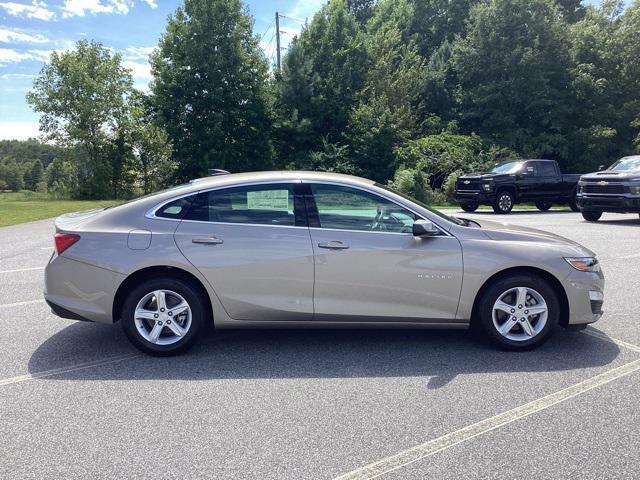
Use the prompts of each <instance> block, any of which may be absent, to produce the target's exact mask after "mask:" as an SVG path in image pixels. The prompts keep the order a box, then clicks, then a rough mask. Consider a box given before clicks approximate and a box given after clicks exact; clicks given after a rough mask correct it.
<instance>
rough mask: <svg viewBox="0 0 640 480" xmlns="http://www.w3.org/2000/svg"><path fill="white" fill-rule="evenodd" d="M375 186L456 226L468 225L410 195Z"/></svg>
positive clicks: (385, 186)
mask: <svg viewBox="0 0 640 480" xmlns="http://www.w3.org/2000/svg"><path fill="white" fill-rule="evenodd" d="M375 185H376V187H380V188H382V189H383V190H387V191H388V192H391V193H395V194H396V195H399V196H401V197H402V198H405V199H407V200H409V201H410V202H413V203H415V204H416V205H420V206H421V207H422V208H424V209H426V210H429V211H430V212H431V213H433V214H434V215H437V216H438V217H440V218H443V219H445V220H447V221H448V222H451V223H455V224H456V225H467V222H466V221H464V220H462V219H460V218H457V217H451V216H449V215H445V214H444V213H442V212H440V211H438V210H436V209H434V208H431V207H430V206H428V205H425V204H424V203H422V202H421V201H419V200H416V199H415V198H413V197H410V196H409V195H405V194H404V193H400V192H398V191H397V190H394V189H393V188H391V187H389V186H388V185H382V184H380V183H376V184H375Z"/></svg>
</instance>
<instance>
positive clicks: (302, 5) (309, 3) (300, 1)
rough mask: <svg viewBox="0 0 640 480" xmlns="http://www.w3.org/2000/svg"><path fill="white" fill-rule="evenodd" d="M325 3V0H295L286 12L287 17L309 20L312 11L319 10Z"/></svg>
mask: <svg viewBox="0 0 640 480" xmlns="http://www.w3.org/2000/svg"><path fill="white" fill-rule="evenodd" d="M325 3H327V0H297V1H296V3H295V4H294V5H293V7H291V10H289V12H288V13H287V17H292V18H295V19H299V20H306V19H309V21H311V17H313V15H314V13H316V12H317V11H318V10H320V9H321V8H322V6H323V5H324V4H325Z"/></svg>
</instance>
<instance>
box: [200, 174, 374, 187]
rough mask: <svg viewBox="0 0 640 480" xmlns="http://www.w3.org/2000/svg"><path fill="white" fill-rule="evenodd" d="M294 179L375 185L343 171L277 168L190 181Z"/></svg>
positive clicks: (209, 183)
mask: <svg viewBox="0 0 640 480" xmlns="http://www.w3.org/2000/svg"><path fill="white" fill-rule="evenodd" d="M292 180H309V181H325V182H326V181H338V182H345V183H351V184H364V185H373V184H374V183H375V182H374V181H373V180H368V179H366V178H361V177H356V176H354V175H346V174H343V173H332V172H310V171H304V170H276V171H263V172H244V173H226V174H218V175H213V176H209V177H202V178H196V179H193V180H191V181H190V182H189V183H190V184H192V185H198V188H203V187H204V188H207V187H209V186H212V187H214V186H218V185H227V184H236V183H252V182H278V181H285V182H286V181H292Z"/></svg>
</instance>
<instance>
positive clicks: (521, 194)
mask: <svg viewBox="0 0 640 480" xmlns="http://www.w3.org/2000/svg"><path fill="white" fill-rule="evenodd" d="M516 175H517V182H518V201H519V202H534V201H536V200H537V199H538V198H539V197H540V192H539V190H538V188H539V186H540V185H539V182H540V179H539V178H538V165H537V162H534V161H528V162H525V163H524V164H523V165H522V168H521V169H520V171H519V172H518V173H517V174H516Z"/></svg>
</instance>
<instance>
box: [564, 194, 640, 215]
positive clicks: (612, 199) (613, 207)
mask: <svg viewBox="0 0 640 480" xmlns="http://www.w3.org/2000/svg"><path fill="white" fill-rule="evenodd" d="M576 203H577V204H578V207H579V208H580V210H585V211H599V212H617V213H640V197H637V196H625V195H588V194H586V195H585V194H578V195H576Z"/></svg>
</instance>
